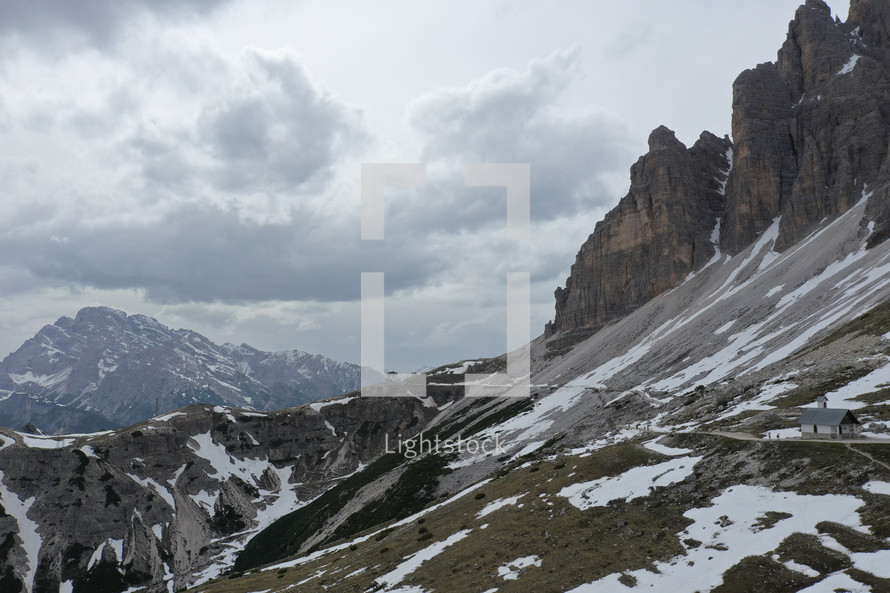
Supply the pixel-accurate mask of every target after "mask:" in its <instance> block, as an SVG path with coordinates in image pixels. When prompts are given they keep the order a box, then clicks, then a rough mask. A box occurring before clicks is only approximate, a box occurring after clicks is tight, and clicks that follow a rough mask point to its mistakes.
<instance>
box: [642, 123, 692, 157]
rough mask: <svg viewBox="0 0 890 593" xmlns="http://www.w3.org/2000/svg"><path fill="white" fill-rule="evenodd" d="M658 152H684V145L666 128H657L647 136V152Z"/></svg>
mask: <svg viewBox="0 0 890 593" xmlns="http://www.w3.org/2000/svg"><path fill="white" fill-rule="evenodd" d="M659 150H686V145H685V144H683V143H682V142H680V141H679V140H677V135H676V134H675V133H674V131H673V130H671V129H669V128H668V127H667V126H658V127H657V128H655V129H654V130H652V133H651V134H649V152H650V153H652V152H656V151H659Z"/></svg>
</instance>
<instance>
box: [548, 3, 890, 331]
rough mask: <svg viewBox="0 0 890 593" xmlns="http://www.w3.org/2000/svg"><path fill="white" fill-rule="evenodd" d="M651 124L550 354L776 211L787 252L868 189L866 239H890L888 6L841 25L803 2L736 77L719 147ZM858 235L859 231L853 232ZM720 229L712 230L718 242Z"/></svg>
mask: <svg viewBox="0 0 890 593" xmlns="http://www.w3.org/2000/svg"><path fill="white" fill-rule="evenodd" d="M668 135H669V134H668V133H667V132H666V130H665V129H664V128H659V129H658V130H656V131H655V132H653V135H652V138H650V151H649V153H648V154H647V155H646V156H644V157H643V158H642V159H640V161H638V162H637V164H636V165H634V167H633V170H632V171H631V190H630V193H629V194H628V196H627V197H625V198H624V199H622V200H621V202H620V203H619V204H618V206H617V207H616V208H615V209H614V210H613V211H612V212H610V213H609V214H608V215H607V216H606V218H605V219H604V220H603V221H602V222H601V223H599V224H598V225H597V226H596V229H595V231H594V233H593V235H591V236H590V238H589V239H588V240H587V242H585V244H584V245H583V246H582V247H581V250H580V251H579V253H578V256H577V258H576V261H575V264H574V265H573V266H572V272H571V275H570V277H569V278H568V280H567V281H566V286H565V288H564V289H562V288H561V289H557V291H556V317H555V319H554V321H553V322H552V323H550V324H548V326H547V328H546V335H548V336H552V335H554V334H559V337H557V338H556V339H554V340H553V341H552V344H553V345H554V346H556V347H557V348H558V347H560V346H563V345H567V344H569V343H572V342H575V341H577V340H578V339H580V338H583V337H586V336H587V335H589V334H591V333H593V332H595V331H597V330H598V329H599V328H601V327H602V326H604V325H605V324H607V323H609V322H610V321H614V320H616V319H619V318H621V317H622V316H624V315H626V314H627V313H629V312H631V311H633V310H634V309H636V308H638V307H640V306H641V305H642V304H644V303H646V302H647V301H649V300H651V299H652V298H654V297H655V296H657V295H659V294H661V293H663V292H665V291H667V290H670V289H671V288H674V287H676V286H677V285H679V284H680V283H682V282H683V280H684V279H685V278H686V276H687V274H688V273H689V272H693V271H697V270H699V269H700V268H701V267H703V266H704V265H705V263H706V262H707V261H708V260H709V259H710V256H711V255H712V254H713V253H714V250H715V247H714V246H712V245H711V244H710V234H711V231H712V230H713V229H714V226H715V222H716V220H717V219H720V220H721V224H720V228H719V231H720V232H719V249H720V251H721V252H724V253H728V254H730V255H734V254H736V253H739V252H740V251H742V250H743V249H745V248H746V247H747V246H748V245H750V244H751V243H752V242H753V241H754V240H755V239H756V238H757V236H758V235H759V234H760V233H762V232H763V231H764V230H765V229H767V228H768V227H769V226H770V225H771V224H773V222H774V221H775V220H776V219H777V218H780V220H781V222H780V229H779V236H778V238H777V240H776V242H775V245H773V248H774V249H775V250H776V251H783V250H785V249H787V248H788V247H790V246H791V245H794V244H795V243H797V242H798V241H800V240H801V239H802V238H804V237H805V236H807V235H808V234H809V233H810V232H812V231H813V230H814V229H815V228H816V227H817V226H818V225H820V224H822V223H824V222H825V221H826V220H831V219H832V218H834V217H836V216H838V215H840V214H842V213H844V212H846V211H847V210H848V209H849V208H850V207H852V206H853V205H854V204H856V203H857V202H858V201H859V200H860V199H862V198H863V196H866V195H871V198H870V199H869V202H868V207H867V218H868V219H869V220H870V221H871V222H873V223H874V224H873V225H872V234H871V236H870V241H871V242H872V243H874V242H876V241H880V240H883V239H886V238H887V237H890V159H888V145H890V3H888V2H887V1H886V0H853V2H852V5H851V8H850V12H849V18H848V20H847V22H846V23H841V22H838V21H836V20H835V19H833V18H832V17H831V11H830V9H829V8H828V6H827V5H826V4H825V3H824V2H823V1H822V0H807V2H806V4H805V5H803V6H801V7H800V8H799V9H798V10H797V13H796V15H795V18H794V20H793V21H792V22H791V23H790V25H789V28H788V37H787V40H786V41H785V43H784V44H783V46H782V48H781V50H780V51H779V53H778V58H777V60H776V62H775V63H766V64H761V65H759V66H757V67H756V68H753V69H751V70H747V71H745V72H743V73H742V74H741V75H739V77H738V78H737V79H736V81H735V83H734V85H733V114H732V141H733V146H732V148H733V152H732V163H731V171H730V172H729V175H728V179H726V185H725V192H723V191H719V187H718V186H719V182H720V181H722V180H723V179H724V175H725V171H726V170H727V169H728V168H729V164H728V163H726V162H725V161H723V160H722V157H721V154H722V153H725V152H726V149H727V148H728V146H729V143H728V142H727V141H719V140H717V139H716V138H714V137H713V136H712V135H710V134H707V133H705V134H703V135H702V139H701V140H699V142H698V143H696V145H695V146H694V147H693V148H692V149H690V150H689V151H685V149H684V148H683V147H682V145H681V144H680V143H679V142H677V141H676V140H673V141H671V140H670V139H668ZM863 232H866V231H863ZM716 237H717V235H716V234H715V238H716Z"/></svg>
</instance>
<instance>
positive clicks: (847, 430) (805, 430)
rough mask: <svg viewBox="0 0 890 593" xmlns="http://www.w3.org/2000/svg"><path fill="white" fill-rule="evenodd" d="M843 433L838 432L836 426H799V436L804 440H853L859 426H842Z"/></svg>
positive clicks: (857, 433)
mask: <svg viewBox="0 0 890 593" xmlns="http://www.w3.org/2000/svg"><path fill="white" fill-rule="evenodd" d="M841 426H842V427H843V431H842V432H841V433H839V432H838V427H837V426H830V425H824V424H819V425H813V424H801V425H800V434H801V437H803V438H805V439H839V438H842V439H854V438H856V437H857V436H858V435H859V426H857V425H855V424H842V425H841Z"/></svg>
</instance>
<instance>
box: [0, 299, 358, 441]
mask: <svg viewBox="0 0 890 593" xmlns="http://www.w3.org/2000/svg"><path fill="white" fill-rule="evenodd" d="M360 381H361V372H360V367H358V366H357V365H353V364H347V363H341V362H336V361H334V360H331V359H329V358H325V357H323V356H319V355H313V354H308V353H306V352H301V351H299V350H290V351H286V352H272V353H270V352H263V351H261V350H257V349H256V348H252V347H250V346H248V345H247V344H242V345H240V346H235V345H233V344H224V345H222V346H220V345H217V344H215V343H213V342H212V341H210V340H209V339H207V338H205V337H204V336H202V335H200V334H198V333H196V332H193V331H190V330H186V329H178V330H172V329H170V328H168V327H166V326H165V325H163V324H161V323H159V322H158V321H157V320H155V319H152V318H151V317H146V316H144V315H127V314H126V313H124V312H123V311H118V310H115V309H110V308H108V307H89V308H85V309H82V310H81V311H80V312H79V313H78V314H77V316H76V317H75V318H74V319H71V318H69V317H62V318H60V319H59V320H58V321H56V322H55V323H54V324H52V325H47V326H45V327H44V328H43V329H41V330H40V331H39V332H38V333H37V335H35V336H34V337H33V338H31V339H30V340H28V341H26V342H25V343H24V344H23V345H22V346H21V348H19V349H18V350H17V351H15V352H14V353H12V354H10V355H9V356H7V357H6V358H5V359H4V360H3V361H2V362H0V398H3V401H0V424H6V425H12V426H13V427H18V426H22V425H23V424H25V423H27V422H33V423H34V424H35V425H36V426H37V427H38V428H40V429H41V430H44V431H47V432H57V431H72V430H74V431H83V430H94V429H100V428H108V427H109V426H115V425H117V426H125V425H128V424H133V423H136V422H140V421H142V420H145V419H147V418H150V417H152V416H155V415H157V414H161V413H164V412H167V411H171V410H175V409H177V408H181V407H183V406H187V405H190V404H195V403H210V404H220V405H227V406H233V407H239V408H248V409H254V410H275V409H279V408H284V407H288V406H294V405H298V404H301V403H305V402H308V401H313V400H316V399H320V398H324V397H331V396H334V395H338V394H340V393H345V392H347V391H351V390H353V389H357V388H358V387H359V385H360ZM103 420H107V422H103Z"/></svg>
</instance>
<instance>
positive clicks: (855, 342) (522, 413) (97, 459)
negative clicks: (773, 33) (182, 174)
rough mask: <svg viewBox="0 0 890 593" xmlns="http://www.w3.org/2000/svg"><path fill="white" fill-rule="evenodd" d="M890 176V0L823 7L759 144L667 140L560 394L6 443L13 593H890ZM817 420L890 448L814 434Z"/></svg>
mask: <svg viewBox="0 0 890 593" xmlns="http://www.w3.org/2000/svg"><path fill="white" fill-rule="evenodd" d="M888 151H890V4H888V3H887V2H886V1H885V0H853V1H852V4H851V7H850V11H849V17H848V19H847V21H846V22H840V21H838V20H836V19H833V18H832V17H831V11H830V9H829V7H828V6H827V5H826V4H825V3H824V2H823V1H822V0H807V2H806V3H805V4H804V5H803V6H801V7H800V8H799V9H798V10H797V12H796V14H795V18H794V20H793V21H792V22H791V23H790V25H789V29H788V36H787V40H786V42H785V43H784V45H783V46H782V48H781V50H780V51H779V54H778V56H777V60H776V61H775V62H771V63H767V64H761V65H759V66H757V67H755V68H753V69H751V70H747V71H745V72H743V73H742V74H741V75H740V76H739V77H738V78H737V80H736V82H735V84H734V88H733V119H732V137H731V138H723V139H721V138H718V137H716V136H714V135H712V134H709V133H704V134H702V136H701V137H700V139H699V140H698V142H696V143H695V144H694V145H693V146H692V147H686V146H684V145H683V144H682V143H680V142H679V141H678V140H677V139H676V137H675V135H674V134H673V133H672V132H671V131H670V130H669V129H668V128H666V127H660V128H658V129H656V130H655V131H654V132H653V133H652V134H651V136H650V139H649V151H648V152H647V154H646V155H644V156H643V157H641V158H640V160H639V161H638V162H637V163H636V164H634V165H633V166H632V168H631V183H630V191H629V193H628V194H627V195H626V196H625V197H624V198H623V199H621V201H620V202H619V204H618V206H617V207H616V208H615V209H614V210H613V211H612V212H610V213H609V214H608V215H607V216H606V217H605V219H604V220H603V221H601V222H600V223H598V224H597V225H596V227H595V228H594V229H593V233H592V234H591V236H590V238H589V239H588V240H587V241H586V242H585V243H584V244H583V245H582V246H581V249H580V251H579V253H578V256H577V258H576V262H575V264H574V266H573V267H572V269H571V271H570V274H569V278H568V281H567V282H566V286H565V287H562V288H560V289H558V290H557V291H556V295H555V296H556V304H555V317H554V320H553V321H552V322H551V323H549V324H548V325H547V327H546V329H545V332H544V334H543V335H542V336H540V337H538V338H536V339H535V340H533V341H532V342H531V344H530V345H529V347H528V348H529V353H530V356H531V363H532V373H531V384H532V397H530V398H484V397H483V398H480V397H464V388H465V387H466V380H467V377H466V375H468V374H476V375H478V374H490V373H498V372H503V371H504V370H505V366H506V357H505V356H501V357H497V358H493V359H489V360H467V361H461V362H457V363H454V364H449V365H445V366H443V367H440V368H437V369H433V370H431V371H430V372H429V373H428V376H427V394H426V397H413V398H412V397H405V398H378V397H361V394H360V393H359V392H354V393H350V394H347V395H346V396H343V397H340V398H337V399H330V400H326V401H319V402H313V403H309V404H304V405H301V406H298V407H295V408H291V409H287V410H281V411H277V412H258V411H240V410H237V409H233V408H231V407H227V406H226V405H222V404H220V405H195V406H190V407H186V408H183V409H181V410H178V411H176V412H172V413H168V414H165V415H162V416H159V417H156V418H153V419H151V420H148V421H145V422H142V423H141V424H138V425H135V426H132V427H129V428H127V429H119V430H113V431H107V432H103V433H95V434H88V435H69V436H36V435H29V434H24V433H22V432H17V431H13V430H5V429H4V430H0V440H2V444H0V502H2V505H3V512H2V513H0V590H3V591H17V590H27V591H29V592H31V593H36V592H40V593H43V592H53V593H55V592H56V591H65V592H69V591H70V592H73V593H81V592H84V593H86V592H90V593H94V592H105V591H107V592H115V593H117V592H120V591H134V592H135V591H146V592H150V593H155V592H161V591H178V590H187V591H192V592H194V593H198V592H200V593H223V592H225V593H256V592H258V591H263V592H266V593H272V592H275V593H277V592H279V591H312V592H315V591H318V592H321V591H328V592H330V591H334V592H337V591H342V592H347V591H350V592H351V591H362V592H364V591H385V592H399V593H427V592H448V593H479V592H485V593H495V592H497V593H511V592H514V591H528V590H532V591H545V592H559V593H562V592H571V593H597V592H607V593H615V592H621V591H625V590H627V591H673V590H676V591H689V592H690V593H691V592H693V591H701V592H704V591H713V592H716V593H736V592H764V591H769V592H771V593H781V592H789V593H791V592H797V591H806V592H809V593H814V592H821V591H856V592H860V591H862V592H865V591H874V592H880V591H888V590H890V569H888V566H890V562H888V560H890V520H888V517H890V438H887V435H888V432H890V387H888V386H890V241H887V240H886V239H887V238H890V158H888V157H890V155H888ZM35 347H36V346H35ZM57 368H58V369H61V368H62V367H61V366H60V367H52V368H49V367H48V368H46V369H40V370H35V371H32V372H33V373H35V376H36V373H38V372H39V374H40V376H41V377H51V376H52V375H53V373H58V372H59V370H53V369H57ZM12 371H13V372H14V373H15V374H16V375H17V376H18V375H21V374H23V373H21V372H17V371H15V370H14V369H12ZM50 371H52V373H51V372H50ZM7 372H9V371H7ZM72 375H73V371H72ZM55 380H56V379H53V381H55ZM47 381H49V380H48V379H47ZM207 383H208V384H210V382H209V381H207ZM88 384H89V383H88V382H87V383H84V385H88ZM818 396H826V397H827V399H828V402H829V405H830V406H832V407H834V408H839V409H843V410H849V411H851V412H852V413H853V414H855V416H856V417H857V418H858V420H859V422H860V423H861V436H862V437H863V438H861V439H857V440H853V441H845V442H836V441H832V440H804V439H801V438H799V437H800V435H801V432H800V426H799V424H798V421H799V419H800V417H801V412H802V409H803V408H807V407H811V406H813V405H814V402H815V400H816V398H817V397H818ZM792 437H797V438H792ZM457 439H460V441H459V442H460V443H462V444H463V445H462V446H460V447H457V448H455V447H452V448H450V449H443V448H440V447H438V446H436V443H443V442H451V443H452V444H453V443H454V442H455V441H457ZM469 443H474V445H470V444H469ZM484 445H485V446H484ZM489 445H494V447H493V448H492V447H490V446H489Z"/></svg>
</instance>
